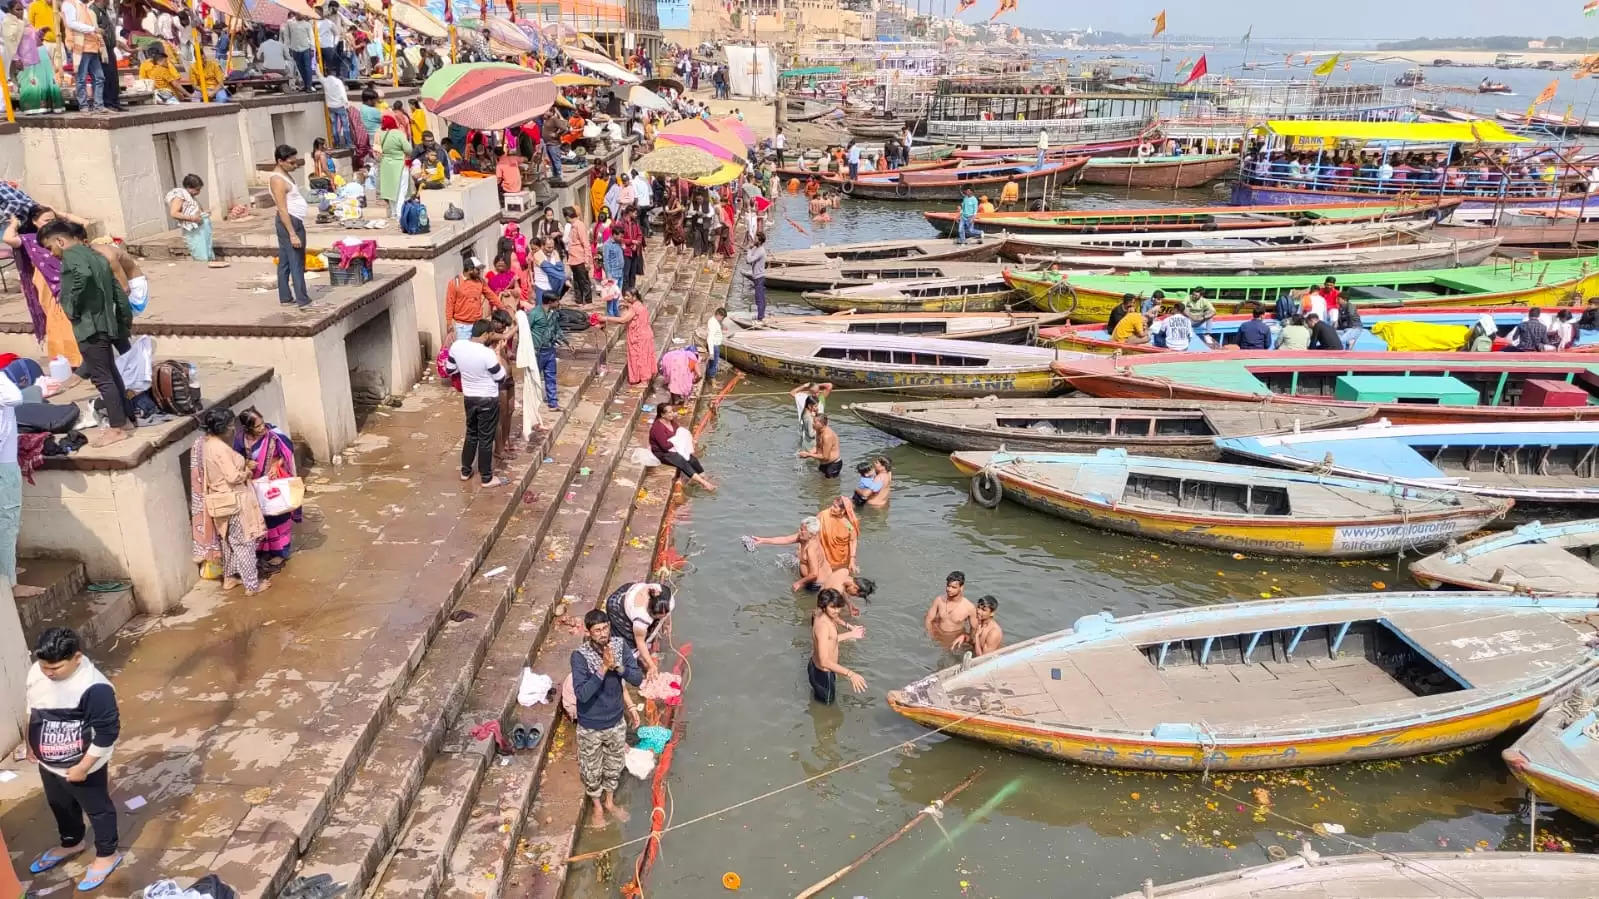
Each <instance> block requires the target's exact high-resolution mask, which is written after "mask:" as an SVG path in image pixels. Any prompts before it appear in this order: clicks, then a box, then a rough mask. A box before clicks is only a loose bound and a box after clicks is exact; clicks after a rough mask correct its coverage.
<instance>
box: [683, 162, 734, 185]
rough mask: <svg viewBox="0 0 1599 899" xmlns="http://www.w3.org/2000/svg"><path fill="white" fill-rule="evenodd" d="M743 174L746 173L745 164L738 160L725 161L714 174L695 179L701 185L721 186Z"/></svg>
mask: <svg viewBox="0 0 1599 899" xmlns="http://www.w3.org/2000/svg"><path fill="white" fill-rule="evenodd" d="M742 174H744V167H743V166H741V165H739V164H738V163H736V162H728V163H724V164H723V165H722V167H721V168H719V169H717V170H716V172H715V173H714V174H710V175H706V176H705V177H704V178H695V179H693V181H694V183H695V184H698V185H699V186H700V187H720V186H721V185H723V184H726V183H728V182H729V181H732V180H734V179H736V178H737V177H738V176H740V175H742Z"/></svg>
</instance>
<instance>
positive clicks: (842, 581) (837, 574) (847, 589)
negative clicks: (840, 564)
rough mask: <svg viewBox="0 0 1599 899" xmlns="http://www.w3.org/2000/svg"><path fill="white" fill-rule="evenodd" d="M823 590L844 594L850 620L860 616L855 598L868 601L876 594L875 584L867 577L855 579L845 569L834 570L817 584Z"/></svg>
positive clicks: (859, 608) (859, 609)
mask: <svg viewBox="0 0 1599 899" xmlns="http://www.w3.org/2000/svg"><path fill="white" fill-rule="evenodd" d="M817 583H818V584H819V585H820V586H821V588H822V589H823V590H837V591H838V592H840V593H842V594H844V602H845V603H846V604H848V606H849V614H850V617H851V618H854V617H857V616H859V615H860V614H861V607H860V606H857V605H856V604H855V598H856V597H860V598H861V599H870V598H871V596H872V594H873V593H876V592H877V582H876V581H873V580H872V579H871V578H869V577H856V576H855V575H852V574H850V573H849V569H847V568H834V569H833V570H832V571H829V572H828V573H827V576H826V577H823V578H822V579H821V580H819V581H818V582H817Z"/></svg>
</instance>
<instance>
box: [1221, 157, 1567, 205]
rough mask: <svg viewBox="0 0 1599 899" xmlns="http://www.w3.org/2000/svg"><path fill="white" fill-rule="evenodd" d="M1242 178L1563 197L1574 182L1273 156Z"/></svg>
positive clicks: (1299, 185)
mask: <svg viewBox="0 0 1599 899" xmlns="http://www.w3.org/2000/svg"><path fill="white" fill-rule="evenodd" d="M1243 181H1244V183H1245V184H1248V185H1250V186H1251V187H1264V188H1274V187H1275V188H1284V189H1298V190H1339V191H1354V192H1356V193H1373V194H1401V193H1414V194H1423V195H1426V194H1440V195H1445V196H1478V197H1551V198H1553V197H1559V196H1562V195H1563V194H1564V193H1567V192H1568V191H1566V190H1564V189H1563V188H1566V187H1569V186H1571V185H1572V184H1573V183H1574V179H1573V178H1572V177H1571V176H1566V177H1551V176H1547V175H1543V174H1539V175H1525V176H1510V175H1505V174H1502V173H1500V172H1492V171H1489V172H1483V171H1481V170H1480V169H1479V170H1468V169H1459V168H1446V169H1441V170H1435V169H1425V170H1416V169H1410V170H1403V169H1401V170H1396V171H1394V172H1393V174H1392V175H1390V176H1389V177H1386V178H1384V177H1382V176H1381V175H1380V174H1378V173H1377V172H1376V171H1375V170H1373V169H1369V168H1361V169H1356V170H1355V171H1353V172H1351V173H1349V174H1347V175H1341V174H1338V173H1336V172H1328V171H1326V170H1325V169H1324V167H1314V166H1313V167H1311V170H1308V171H1307V170H1302V171H1301V172H1300V173H1298V174H1295V173H1294V172H1293V171H1292V170H1291V169H1290V168H1289V167H1288V166H1287V165H1284V164H1283V163H1278V162H1273V163H1268V164H1265V165H1264V166H1263V165H1261V164H1259V163H1256V164H1251V163H1248V162H1245V163H1244V167H1243Z"/></svg>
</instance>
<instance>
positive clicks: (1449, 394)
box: [1333, 375, 1481, 406]
mask: <svg viewBox="0 0 1599 899" xmlns="http://www.w3.org/2000/svg"><path fill="white" fill-rule="evenodd" d="M1333 397H1334V398H1335V399H1340V400H1348V401H1350V402H1355V403H1420V404H1427V405H1435V406H1475V405H1477V403H1478V401H1479V400H1480V399H1481V397H1480V396H1478V394H1477V391H1475V390H1473V389H1471V388H1470V387H1468V386H1467V385H1466V384H1464V383H1462V382H1461V380H1460V379H1459V378H1453V377H1450V376H1449V375H1341V376H1339V378H1338V380H1337V381H1335V382H1333Z"/></svg>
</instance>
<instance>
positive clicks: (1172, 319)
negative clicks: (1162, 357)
mask: <svg viewBox="0 0 1599 899" xmlns="http://www.w3.org/2000/svg"><path fill="white" fill-rule="evenodd" d="M1123 321H1126V319H1123ZM1149 333H1150V336H1151V339H1152V340H1153V341H1154V343H1155V346H1159V347H1165V348H1166V349H1168V350H1173V351H1175V352H1179V353H1206V352H1209V351H1210V347H1209V346H1208V345H1207V344H1206V343H1205V340H1204V338H1201V337H1196V336H1195V334H1194V321H1193V319H1191V318H1189V317H1188V313H1187V312H1186V311H1184V310H1181V309H1179V310H1177V311H1176V312H1173V313H1172V314H1171V315H1168V316H1166V317H1165V318H1162V319H1160V320H1159V321H1157V322H1155V323H1154V324H1153V325H1150V327H1149Z"/></svg>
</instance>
